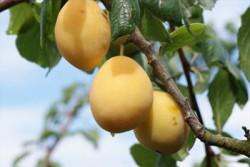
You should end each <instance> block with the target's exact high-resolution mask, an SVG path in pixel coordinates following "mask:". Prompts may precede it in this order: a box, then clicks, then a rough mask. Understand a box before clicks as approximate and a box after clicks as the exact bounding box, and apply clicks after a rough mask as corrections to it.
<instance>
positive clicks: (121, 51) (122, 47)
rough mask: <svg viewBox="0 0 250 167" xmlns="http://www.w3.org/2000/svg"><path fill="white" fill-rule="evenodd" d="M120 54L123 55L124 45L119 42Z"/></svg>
mask: <svg viewBox="0 0 250 167" xmlns="http://www.w3.org/2000/svg"><path fill="white" fill-rule="evenodd" d="M120 55H121V56H123V55H124V45H123V44H121V46H120Z"/></svg>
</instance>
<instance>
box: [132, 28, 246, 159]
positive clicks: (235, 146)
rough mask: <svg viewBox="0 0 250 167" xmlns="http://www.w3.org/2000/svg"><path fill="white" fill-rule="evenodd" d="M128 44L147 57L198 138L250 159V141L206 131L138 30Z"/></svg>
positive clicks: (149, 44)
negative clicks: (134, 45) (137, 48)
mask: <svg viewBox="0 0 250 167" xmlns="http://www.w3.org/2000/svg"><path fill="white" fill-rule="evenodd" d="M128 42H133V43H134V44H136V45H137V46H138V47H139V48H140V49H141V51H142V52H144V54H145V55H146V56H147V59H148V63H149V64H150V65H151V66H152V67H153V70H154V74H155V75H156V76H157V77H158V78H159V79H160V80H161V81H162V83H163V84H164V87H165V89H166V90H167V92H168V93H169V94H171V96H172V97H173V98H174V99H175V101H176V102H177V103H178V105H179V106H180V108H181V110H182V112H183V115H184V119H185V121H186V122H187V123H188V124H189V126H190V127H191V129H192V131H193V132H194V133H195V135H196V137H197V138H199V139H200V140H201V141H203V142H205V143H207V144H209V145H215V146H218V147H221V148H225V149H229V150H231V151H234V152H238V153H241V154H243V155H246V156H248V157H250V142H249V141H246V140H237V139H231V138H228V137H223V136H221V135H215V134H212V133H210V132H209V131H207V130H205V128H204V126H203V125H202V124H201V123H200V122H199V120H198V118H197V117H196V115H195V114H194V112H193V110H192V108H191V106H190V105H189V103H188V100H187V98H186V97H184V96H183V95H182V94H181V92H180V91H179V89H178V88H177V86H176V84H175V82H174V81H173V79H172V78H171V76H170V74H169V72H168V71H167V69H166V68H165V67H164V66H163V65H162V64H161V62H160V60H159V59H158V58H157V55H156V53H155V50H154V47H153V45H152V44H151V43H149V42H148V41H147V40H145V38H144V37H143V35H142V34H141V32H140V31H139V30H138V29H136V30H135V31H134V32H133V33H132V34H131V36H130V37H129V38H128V39H127V43H128Z"/></svg>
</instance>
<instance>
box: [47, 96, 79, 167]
mask: <svg viewBox="0 0 250 167" xmlns="http://www.w3.org/2000/svg"><path fill="white" fill-rule="evenodd" d="M77 100H78V102H80V100H81V98H79V99H77ZM77 108H78V106H77V105H76V106H75V107H74V109H72V111H70V112H69V113H68V115H67V120H66V122H65V123H64V124H63V125H62V127H61V130H60V133H59V134H58V135H57V136H56V140H55V141H54V143H53V144H52V145H51V146H49V147H48V148H47V153H46V155H45V158H44V161H43V162H44V163H43V166H44V167H50V157H51V154H52V152H53V151H54V150H55V148H56V146H57V145H58V143H59V142H60V140H61V138H62V137H63V135H64V133H65V132H66V131H67V129H68V127H69V125H70V123H71V122H72V120H73V119H74V118H75V116H76V114H77V112H78V109H77Z"/></svg>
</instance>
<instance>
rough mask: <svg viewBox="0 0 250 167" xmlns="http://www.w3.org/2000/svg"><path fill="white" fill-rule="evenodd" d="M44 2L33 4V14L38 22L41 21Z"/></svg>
mask: <svg viewBox="0 0 250 167" xmlns="http://www.w3.org/2000/svg"><path fill="white" fill-rule="evenodd" d="M41 8H42V3H41V2H40V3H37V2H36V3H34V5H33V8H32V9H33V14H34V17H35V19H36V21H37V22H39V23H40V13H41Z"/></svg>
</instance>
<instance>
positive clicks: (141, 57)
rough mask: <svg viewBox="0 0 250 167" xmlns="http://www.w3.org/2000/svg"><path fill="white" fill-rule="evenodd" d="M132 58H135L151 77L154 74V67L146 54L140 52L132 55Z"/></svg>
mask: <svg viewBox="0 0 250 167" xmlns="http://www.w3.org/2000/svg"><path fill="white" fill-rule="evenodd" d="M131 58H132V59H134V60H135V61H136V62H137V63H138V64H140V66H141V67H142V68H143V69H144V70H145V72H146V73H147V74H148V76H149V77H152V76H153V69H152V67H151V66H150V65H149V64H148V59H147V57H146V56H145V55H144V54H142V53H140V52H139V53H136V54H134V55H133V56H131Z"/></svg>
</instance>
